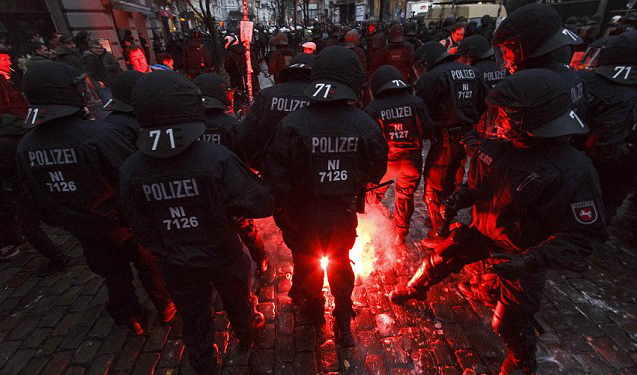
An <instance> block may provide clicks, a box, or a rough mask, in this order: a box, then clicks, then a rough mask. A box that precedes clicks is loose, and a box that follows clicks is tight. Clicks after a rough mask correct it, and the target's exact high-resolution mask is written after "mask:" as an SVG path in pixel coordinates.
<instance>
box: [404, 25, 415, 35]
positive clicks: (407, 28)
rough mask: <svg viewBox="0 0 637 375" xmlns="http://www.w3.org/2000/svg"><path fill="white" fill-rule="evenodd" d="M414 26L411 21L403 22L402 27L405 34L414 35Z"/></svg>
mask: <svg viewBox="0 0 637 375" xmlns="http://www.w3.org/2000/svg"><path fill="white" fill-rule="evenodd" d="M416 27H417V25H416V24H415V23H413V22H405V24H404V25H403V28H404V29H405V35H407V36H416Z"/></svg>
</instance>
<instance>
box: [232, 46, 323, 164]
mask: <svg viewBox="0 0 637 375" xmlns="http://www.w3.org/2000/svg"><path fill="white" fill-rule="evenodd" d="M313 64H314V56H312V55H306V54H300V55H297V56H295V57H294V59H292V61H291V62H290V65H288V66H287V67H286V68H285V69H283V70H282V71H281V74H280V79H281V81H282V82H281V83H279V84H276V85H274V86H272V87H268V88H267V89H263V90H261V91H259V93H258V94H257V96H256V97H255V99H254V103H253V104H252V106H251V107H250V110H249V111H248V116H247V117H246V119H245V120H244V122H243V124H242V125H241V128H240V131H239V139H240V144H241V148H242V152H243V155H245V157H246V161H247V162H248V164H249V165H250V166H251V167H253V168H256V169H260V167H261V163H262V162H263V159H264V157H265V154H264V152H265V149H266V146H267V144H268V142H269V141H270V138H272V136H273V135H274V133H275V131H276V129H277V126H278V125H279V123H280V122H281V120H282V119H283V118H284V117H285V116H287V115H288V114H289V113H291V112H294V111H296V110H298V109H300V108H303V107H306V106H308V105H309V104H310V101H309V99H308V97H307V96H306V95H305V94H304V93H303V91H304V90H305V88H306V86H307V83H308V81H309V79H310V73H311V72H312V65H313Z"/></svg>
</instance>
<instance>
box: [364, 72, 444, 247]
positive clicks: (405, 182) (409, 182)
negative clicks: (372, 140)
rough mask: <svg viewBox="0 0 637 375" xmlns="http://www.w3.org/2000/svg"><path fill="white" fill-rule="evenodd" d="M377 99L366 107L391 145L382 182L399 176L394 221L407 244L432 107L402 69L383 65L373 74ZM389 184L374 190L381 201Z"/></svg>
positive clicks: (400, 242) (428, 134)
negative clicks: (415, 90) (418, 94)
mask: <svg viewBox="0 0 637 375" xmlns="http://www.w3.org/2000/svg"><path fill="white" fill-rule="evenodd" d="M370 86H371V90H372V95H373V96H374V100H372V102H371V103H370V104H369V105H368V106H367V108H365V112H367V113H368V114H369V115H370V116H371V117H372V118H373V119H374V120H375V121H376V123H377V124H378V126H379V127H380V129H381V131H382V132H383V135H384V136H385V140H386V141H387V143H388V144H389V156H388V158H389V162H388V164H387V173H386V174H385V176H383V179H382V181H381V183H382V182H385V181H389V180H393V179H396V197H395V210H394V224H395V225H396V229H397V235H398V243H399V244H404V243H405V237H406V236H407V235H408V234H409V225H410V223H411V217H412V215H413V213H414V193H415V192H416V189H417V188H418V184H419V183H420V177H421V175H422V141H423V138H426V137H429V136H430V135H431V133H432V131H433V129H432V128H431V126H432V123H431V119H430V116H429V110H428V109H427V107H426V106H425V103H424V102H423V100H422V99H421V98H419V97H418V96H415V95H413V94H412V88H411V85H409V84H407V83H405V82H404V81H403V78H402V75H401V74H400V71H398V69H396V68H395V67H393V66H391V65H383V66H381V67H380V68H378V69H377V70H376V72H375V73H374V74H373V75H372V81H371V85H370ZM387 189H388V187H387V186H385V187H380V188H378V189H375V190H373V191H372V193H371V194H372V195H373V196H374V198H375V200H376V202H380V201H381V200H382V199H383V196H384V195H385V193H386V192H387Z"/></svg>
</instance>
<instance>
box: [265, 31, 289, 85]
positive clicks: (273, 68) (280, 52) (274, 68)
mask: <svg viewBox="0 0 637 375" xmlns="http://www.w3.org/2000/svg"><path fill="white" fill-rule="evenodd" d="M274 43H275V45H276V50H275V51H274V52H273V53H272V55H271V56H270V60H269V62H268V72H269V73H270V74H271V75H273V76H274V82H275V83H279V82H281V81H280V79H281V77H280V76H279V74H280V73H281V70H283V68H285V67H286V66H288V65H289V64H290V61H292V58H293V57H294V51H293V50H292V48H290V47H289V43H288V36H287V35H286V34H284V33H278V34H276V35H275V36H274Z"/></svg>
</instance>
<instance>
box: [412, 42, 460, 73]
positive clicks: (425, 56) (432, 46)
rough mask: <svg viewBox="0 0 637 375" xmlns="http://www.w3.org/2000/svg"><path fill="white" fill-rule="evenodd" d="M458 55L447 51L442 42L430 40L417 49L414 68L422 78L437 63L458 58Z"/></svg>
mask: <svg viewBox="0 0 637 375" xmlns="http://www.w3.org/2000/svg"><path fill="white" fill-rule="evenodd" d="M457 57H458V56H457V55H452V54H450V53H449V52H447V48H445V46H443V45H442V44H440V43H438V42H435V41H430V42H427V43H425V44H423V45H422V46H421V47H420V48H418V49H417V50H416V56H415V58H414V64H413V65H412V69H413V71H414V74H415V75H416V77H418V78H420V77H422V76H423V75H424V74H425V73H427V72H428V71H429V70H431V69H433V68H434V67H435V66H436V65H438V64H440V63H442V62H444V61H447V60H452V59H455V58H457Z"/></svg>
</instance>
